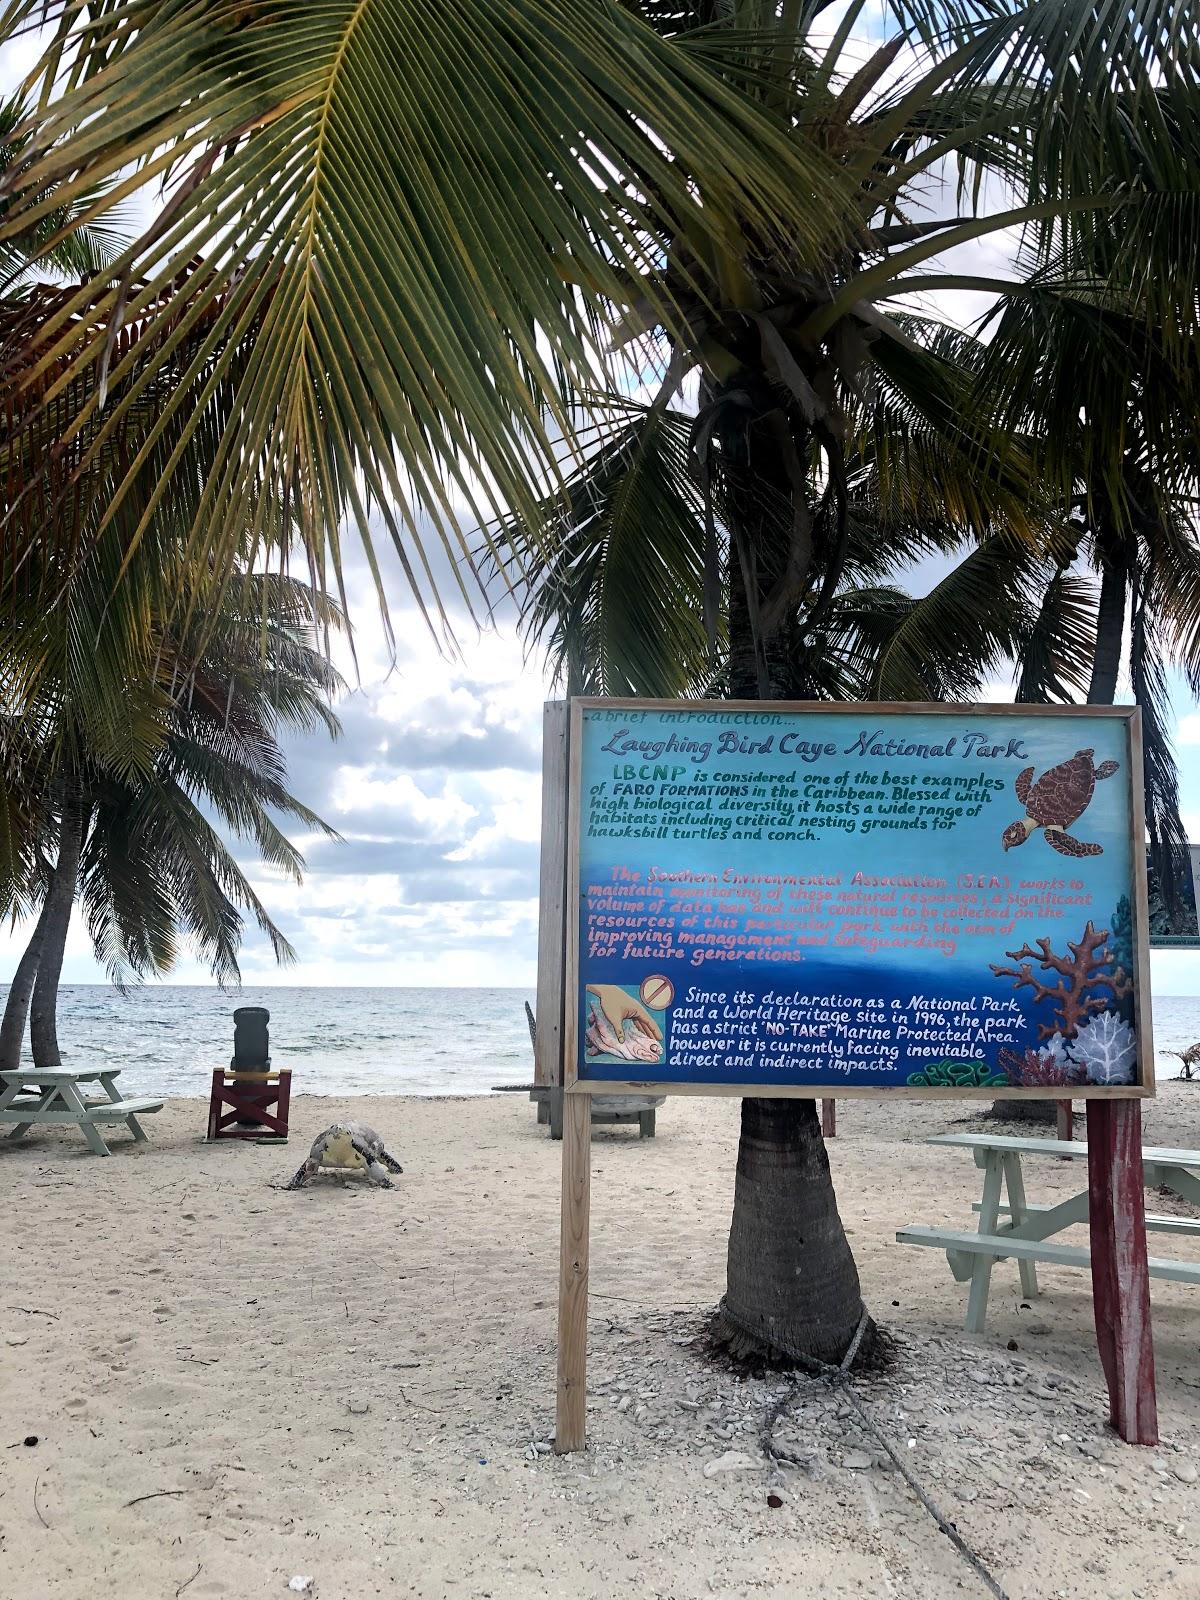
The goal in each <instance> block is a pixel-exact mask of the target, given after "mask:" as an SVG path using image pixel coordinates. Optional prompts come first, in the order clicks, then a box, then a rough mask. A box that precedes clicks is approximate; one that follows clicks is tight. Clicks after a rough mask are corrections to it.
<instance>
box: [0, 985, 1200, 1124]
mask: <svg viewBox="0 0 1200 1600" xmlns="http://www.w3.org/2000/svg"><path fill="white" fill-rule="evenodd" d="M6 994H7V985H0V1004H2V1003H3V999H4V997H5V996H6ZM526 1000H528V1001H529V1003H530V1005H532V1004H533V1003H534V995H533V991H532V990H531V989H285V988H277V987H271V988H262V989H254V988H245V989H242V990H241V991H239V993H238V994H237V995H228V994H223V993H222V992H221V991H220V990H219V989H217V988H206V987H200V986H195V987H193V986H183V985H167V984H153V985H147V986H146V987H145V988H143V989H132V990H130V991H129V993H128V994H124V995H122V994H119V993H118V992H117V991H116V990H115V989H112V988H109V987H108V986H107V985H106V984H72V985H69V986H68V985H64V986H63V989H62V991H61V995H60V1004H59V1022H58V1037H59V1043H60V1045H61V1046H62V1053H63V1061H64V1063H65V1064H66V1065H67V1066H73V1067H74V1066H78V1067H83V1066H85V1065H87V1066H119V1067H120V1068H121V1069H122V1076H121V1088H122V1089H123V1090H124V1091H125V1092H126V1093H128V1094H131V1095H151V1094H152V1095H201V1096H207V1094H208V1090H209V1085H210V1083H211V1075H212V1070H213V1068H214V1067H222V1066H227V1065H228V1064H229V1058H230V1055H231V1054H232V1052H233V1013H234V1010H235V1008H236V1007H237V1006H250V1005H254V1006H266V1007H267V1009H268V1010H269V1011H270V1013H271V1024H270V1026H271V1058H272V1063H273V1065H275V1066H277V1067H290V1068H291V1069H292V1072H293V1074H294V1076H293V1079H292V1089H293V1092H294V1093H296V1094H327V1095H356V1094H424V1095H460V1094H487V1093H488V1091H489V1090H490V1089H491V1087H492V1086H493V1084H498V1083H531V1082H532V1081H533V1053H532V1051H531V1049H530V1045H529V1027H528V1024H527V1023H526V1020H525V1001H526ZM1198 1040H1200V999H1193V998H1192V997H1191V996H1182V995H1156V996H1155V999H1154V1042H1155V1052H1156V1056H1157V1061H1156V1067H1155V1070H1156V1072H1157V1073H1158V1075H1159V1076H1160V1077H1164V1078H1165V1077H1177V1076H1178V1075H1179V1062H1178V1061H1177V1060H1176V1059H1174V1058H1172V1057H1171V1056H1170V1055H1168V1054H1167V1053H1166V1052H1168V1051H1170V1050H1183V1049H1186V1047H1187V1046H1188V1045H1190V1044H1194V1043H1196V1042H1197V1041H1198Z"/></svg>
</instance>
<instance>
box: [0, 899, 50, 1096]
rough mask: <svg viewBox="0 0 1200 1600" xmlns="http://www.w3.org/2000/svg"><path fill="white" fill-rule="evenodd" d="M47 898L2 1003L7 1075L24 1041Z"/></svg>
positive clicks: (1, 1052)
mask: <svg viewBox="0 0 1200 1600" xmlns="http://www.w3.org/2000/svg"><path fill="white" fill-rule="evenodd" d="M49 903H50V902H49V897H47V898H46V899H45V900H43V901H42V909H41V911H40V912H39V913H38V919H37V922H36V923H35V924H34V928H33V932H32V934H31V935H30V937H29V943H28V944H27V945H26V946H25V954H24V955H23V956H22V957H21V959H20V961H18V962H17V970H16V971H15V972H14V973H13V976H12V982H11V983H10V984H9V986H8V998H7V1000H6V1001H5V1002H4V1020H3V1022H0V1072H10V1071H12V1070H13V1069H14V1068H16V1067H19V1066H20V1064H21V1040H22V1039H23V1038H24V1037H25V1024H26V1022H27V1021H28V1020H29V1002H30V999H31V998H32V996H33V983H34V979H35V978H36V977H37V970H38V962H39V960H40V959H41V954H42V940H43V938H44V936H45V932H46V908H47V906H48V905H49Z"/></svg>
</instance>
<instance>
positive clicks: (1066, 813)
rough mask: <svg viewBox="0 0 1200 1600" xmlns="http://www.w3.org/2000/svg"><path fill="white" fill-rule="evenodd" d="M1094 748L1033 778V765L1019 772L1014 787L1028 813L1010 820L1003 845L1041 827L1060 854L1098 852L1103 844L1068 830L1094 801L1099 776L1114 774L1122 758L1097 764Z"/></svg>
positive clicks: (1011, 845)
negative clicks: (1013, 820)
mask: <svg viewBox="0 0 1200 1600" xmlns="http://www.w3.org/2000/svg"><path fill="white" fill-rule="evenodd" d="M1095 753H1096V752H1095V751H1094V750H1076V752H1075V754H1074V755H1073V756H1072V757H1071V759H1070V760H1069V761H1060V762H1059V764H1058V766H1057V767H1051V768H1050V770H1049V771H1048V772H1043V773H1042V775H1041V777H1040V778H1039V779H1038V781H1037V782H1036V783H1034V782H1033V773H1034V769H1033V768H1032V767H1026V768H1025V770H1024V772H1021V773H1019V774H1018V775H1017V780H1016V782H1015V784H1014V785H1013V787H1014V788H1015V789H1016V791H1017V799H1018V800H1019V801H1020V802H1021V804H1022V805H1023V806H1024V807H1025V816H1023V817H1022V818H1021V819H1020V820H1019V821H1018V822H1010V823H1009V825H1008V827H1007V828H1005V830H1004V834H1003V840H1004V848H1005V849H1006V850H1011V849H1013V848H1014V846H1016V845H1019V844H1024V843H1025V841H1026V839H1028V838H1029V836H1030V834H1031V833H1036V832H1037V830H1038V829H1039V828H1040V829H1041V830H1042V832H1043V833H1044V834H1045V835H1046V843H1047V844H1048V845H1051V846H1053V848H1054V849H1055V850H1057V851H1058V853H1059V855H1060V856H1099V855H1103V854H1104V847H1103V845H1099V844H1092V843H1090V842H1089V841H1087V840H1085V839H1076V838H1074V837H1073V836H1072V835H1071V834H1069V833H1068V832H1067V829H1068V828H1069V827H1070V826H1071V824H1072V823H1073V822H1077V821H1078V820H1079V818H1080V817H1081V816H1082V815H1083V813H1084V812H1085V811H1086V810H1087V808H1088V806H1089V805H1090V803H1091V799H1092V794H1093V792H1094V790H1095V787H1096V780H1097V779H1098V778H1111V777H1112V775H1113V773H1114V772H1116V770H1117V768H1118V767H1119V766H1120V762H1119V761H1102V762H1101V763H1100V765H1099V766H1096V764H1095V762H1094V761H1093V760H1092V757H1093V756H1094V755H1095Z"/></svg>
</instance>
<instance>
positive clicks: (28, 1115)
mask: <svg viewBox="0 0 1200 1600" xmlns="http://www.w3.org/2000/svg"><path fill="white" fill-rule="evenodd" d="M120 1073H121V1069H120V1068H119V1067H113V1068H111V1069H109V1070H103V1069H99V1068H97V1069H93V1070H92V1071H87V1072H82V1071H81V1072H73V1071H69V1070H68V1069H67V1068H65V1067H54V1068H47V1067H28V1068H24V1067H22V1068H16V1069H9V1070H8V1071H5V1072H0V1082H3V1084H4V1089H3V1092H2V1093H0V1124H2V1123H12V1124H13V1128H12V1131H11V1132H10V1133H9V1135H8V1137H9V1139H21V1138H23V1137H24V1136H25V1134H27V1133H28V1132H29V1130H30V1128H33V1127H45V1128H64V1127H77V1128H78V1129H79V1130H80V1132H81V1133H82V1134H83V1136H84V1138H85V1139H86V1140H87V1142H88V1146H89V1148H90V1149H91V1150H93V1151H94V1152H95V1154H96V1155H98V1156H106V1155H109V1154H110V1153H111V1152H110V1151H109V1148H108V1145H107V1144H105V1142H104V1137H103V1135H102V1134H101V1132H100V1129H99V1127H98V1126H97V1124H98V1123H102V1122H123V1123H124V1124H125V1126H126V1127H127V1128H128V1129H129V1131H130V1133H131V1134H132V1135H133V1137H134V1139H135V1140H136V1141H137V1142H138V1143H141V1144H144V1143H145V1142H146V1140H147V1134H146V1131H145V1129H144V1128H143V1127H142V1125H141V1123H140V1122H139V1121H138V1117H139V1116H144V1115H147V1114H149V1113H151V1112H154V1111H161V1110H162V1108H163V1103H162V1101H161V1100H122V1098H121V1093H120V1090H119V1089H118V1088H117V1086H116V1079H117V1078H118V1077H119V1076H120ZM97 1081H99V1084H100V1087H101V1088H102V1089H103V1090H104V1092H105V1094H106V1095H107V1097H108V1098H107V1099H105V1100H85V1099H84V1098H83V1096H82V1094H80V1092H79V1085H80V1084H81V1083H95V1082H97Z"/></svg>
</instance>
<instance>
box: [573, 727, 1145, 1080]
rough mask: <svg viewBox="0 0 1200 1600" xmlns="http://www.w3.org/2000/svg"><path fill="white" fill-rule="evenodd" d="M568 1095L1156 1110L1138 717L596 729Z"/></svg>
mask: <svg viewBox="0 0 1200 1600" xmlns="http://www.w3.org/2000/svg"><path fill="white" fill-rule="evenodd" d="M570 742H571V783H570V830H569V833H570V836H569V841H568V863H569V873H570V882H569V887H568V908H567V928H568V964H567V1008H566V1009H567V1014H568V1028H567V1041H566V1045H567V1047H566V1052H565V1053H566V1082H567V1084H568V1086H570V1085H577V1086H578V1087H579V1088H580V1089H583V1088H593V1089H597V1090H600V1089H605V1088H611V1087H612V1086H613V1085H614V1084H621V1085H634V1086H637V1087H643V1086H646V1085H651V1084H652V1085H654V1086H655V1087H656V1088H658V1089H659V1090H663V1091H665V1090H670V1089H672V1088H675V1089H684V1088H686V1089H689V1090H691V1091H692V1092H695V1091H696V1090H697V1089H702V1088H703V1087H704V1086H710V1087H712V1088H714V1089H715V1090H716V1091H717V1092H721V1091H722V1089H729V1088H733V1089H736V1090H738V1091H740V1092H743V1093H749V1094H765V1095H770V1094H808V1095H831V1094H832V1095H840V1094H845V1093H848V1092H849V1093H854V1092H858V1093H878V1092H879V1091H881V1090H899V1091H902V1092H905V1093H909V1094H925V1095H930V1094H947V1093H950V1094H963V1095H976V1096H981V1097H989V1098H992V1097H1004V1096H1006V1095H1031V1094H1032V1095H1043V1096H1048V1097H1052V1098H1054V1099H1059V1100H1061V1099H1063V1098H1066V1097H1072V1098H1087V1097H1090V1096H1130V1095H1141V1094H1150V1093H1153V1051H1152V1049H1151V1047H1150V1017H1149V989H1148V983H1147V982H1146V980H1145V978H1144V976H1143V974H1144V971H1145V968H1146V948H1147V942H1148V941H1147V935H1146V931H1145V930H1146V882H1145V849H1144V842H1143V841H1144V824H1143V818H1142V796H1141V751H1140V740H1139V724H1138V713H1137V711H1136V709H1135V708H1129V707H1115V708H1109V707H1070V708H1059V707H1030V706H1020V707H1016V706H992V707H969V706H944V707H941V706H929V707H920V708H917V707H912V708H909V707H901V706H894V705H889V706H878V705H875V706H873V705H858V706H837V707H832V706H831V707H828V708H827V707H824V706H819V705H785V704H780V703H755V702H733V701H726V702H719V701H718V702H698V701H673V702H654V701H611V700H608V701H601V700H577V701H575V702H573V705H572V725H571V740H570Z"/></svg>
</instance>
